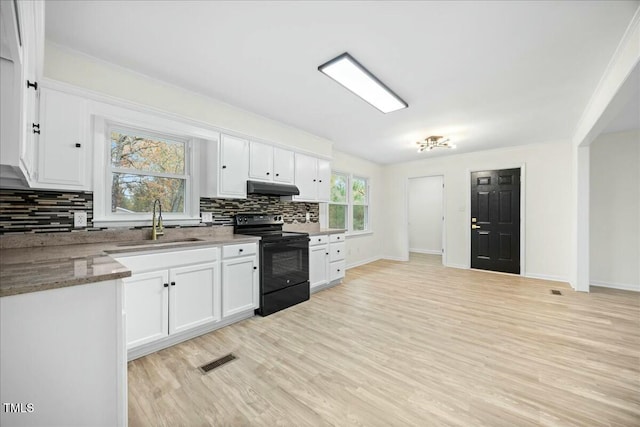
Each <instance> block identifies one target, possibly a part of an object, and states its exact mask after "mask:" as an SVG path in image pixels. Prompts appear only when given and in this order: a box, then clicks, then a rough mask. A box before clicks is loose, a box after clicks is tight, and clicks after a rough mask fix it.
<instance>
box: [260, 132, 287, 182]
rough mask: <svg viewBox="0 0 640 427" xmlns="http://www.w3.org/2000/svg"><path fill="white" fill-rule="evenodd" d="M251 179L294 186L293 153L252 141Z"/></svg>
mask: <svg viewBox="0 0 640 427" xmlns="http://www.w3.org/2000/svg"><path fill="white" fill-rule="evenodd" d="M249 151H250V154H249V165H250V166H249V177H250V178H251V179H256V180H261V181H274V182H280V183H285V184H293V180H294V157H293V151H289V150H285V149H282V148H278V147H273V146H271V145H269V144H264V143H262V142H255V141H251V145H250V149H249Z"/></svg>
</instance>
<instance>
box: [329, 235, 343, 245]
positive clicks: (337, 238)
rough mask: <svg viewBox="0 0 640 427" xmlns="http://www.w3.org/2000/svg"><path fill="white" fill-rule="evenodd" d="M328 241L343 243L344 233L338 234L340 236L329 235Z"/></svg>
mask: <svg viewBox="0 0 640 427" xmlns="http://www.w3.org/2000/svg"><path fill="white" fill-rule="evenodd" d="M329 241H330V242H331V243H333V242H344V233H340V234H331V235H330V236H329Z"/></svg>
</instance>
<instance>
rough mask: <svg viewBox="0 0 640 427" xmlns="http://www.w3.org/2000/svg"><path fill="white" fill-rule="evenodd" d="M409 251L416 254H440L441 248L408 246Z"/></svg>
mask: <svg viewBox="0 0 640 427" xmlns="http://www.w3.org/2000/svg"><path fill="white" fill-rule="evenodd" d="M409 252H415V253H418V254H428V255H442V250H437V249H417V248H409Z"/></svg>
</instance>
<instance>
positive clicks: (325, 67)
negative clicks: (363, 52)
mask: <svg viewBox="0 0 640 427" xmlns="http://www.w3.org/2000/svg"><path fill="white" fill-rule="evenodd" d="M318 71H321V72H323V73H324V74H326V75H327V76H329V77H331V78H332V79H334V80H335V81H337V82H338V83H340V84H341V85H342V86H344V87H346V88H347V89H349V90H350V91H351V92H353V93H355V94H356V95H358V96H359V97H360V98H362V99H364V100H365V101H367V102H368V103H369V104H371V105H373V106H374V107H376V108H377V109H378V110H380V111H382V112H383V113H390V112H392V111H396V110H401V109H403V108H407V107H408V106H409V105H408V104H407V103H406V102H404V101H403V100H402V98H400V97H399V96H398V95H396V94H395V93H393V91H392V90H391V89H389V88H388V87H387V86H386V85H385V84H384V83H382V82H381V81H380V80H378V78H377V77H376V76H374V75H373V74H371V73H370V72H369V70H367V69H366V68H364V67H363V66H362V65H360V63H359V62H358V61H356V60H355V59H354V58H353V57H352V56H351V55H349V54H348V53H346V52H345V53H343V54H342V55H340V56H338V57H336V58H333V59H332V60H331V61H329V62H326V63H324V64H322V65H321V66H319V67H318Z"/></svg>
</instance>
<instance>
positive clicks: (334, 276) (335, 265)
mask: <svg viewBox="0 0 640 427" xmlns="http://www.w3.org/2000/svg"><path fill="white" fill-rule="evenodd" d="M342 278H344V261H336V262H332V263H330V264H329V281H330V282H333V281H334V280H339V279H342Z"/></svg>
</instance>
